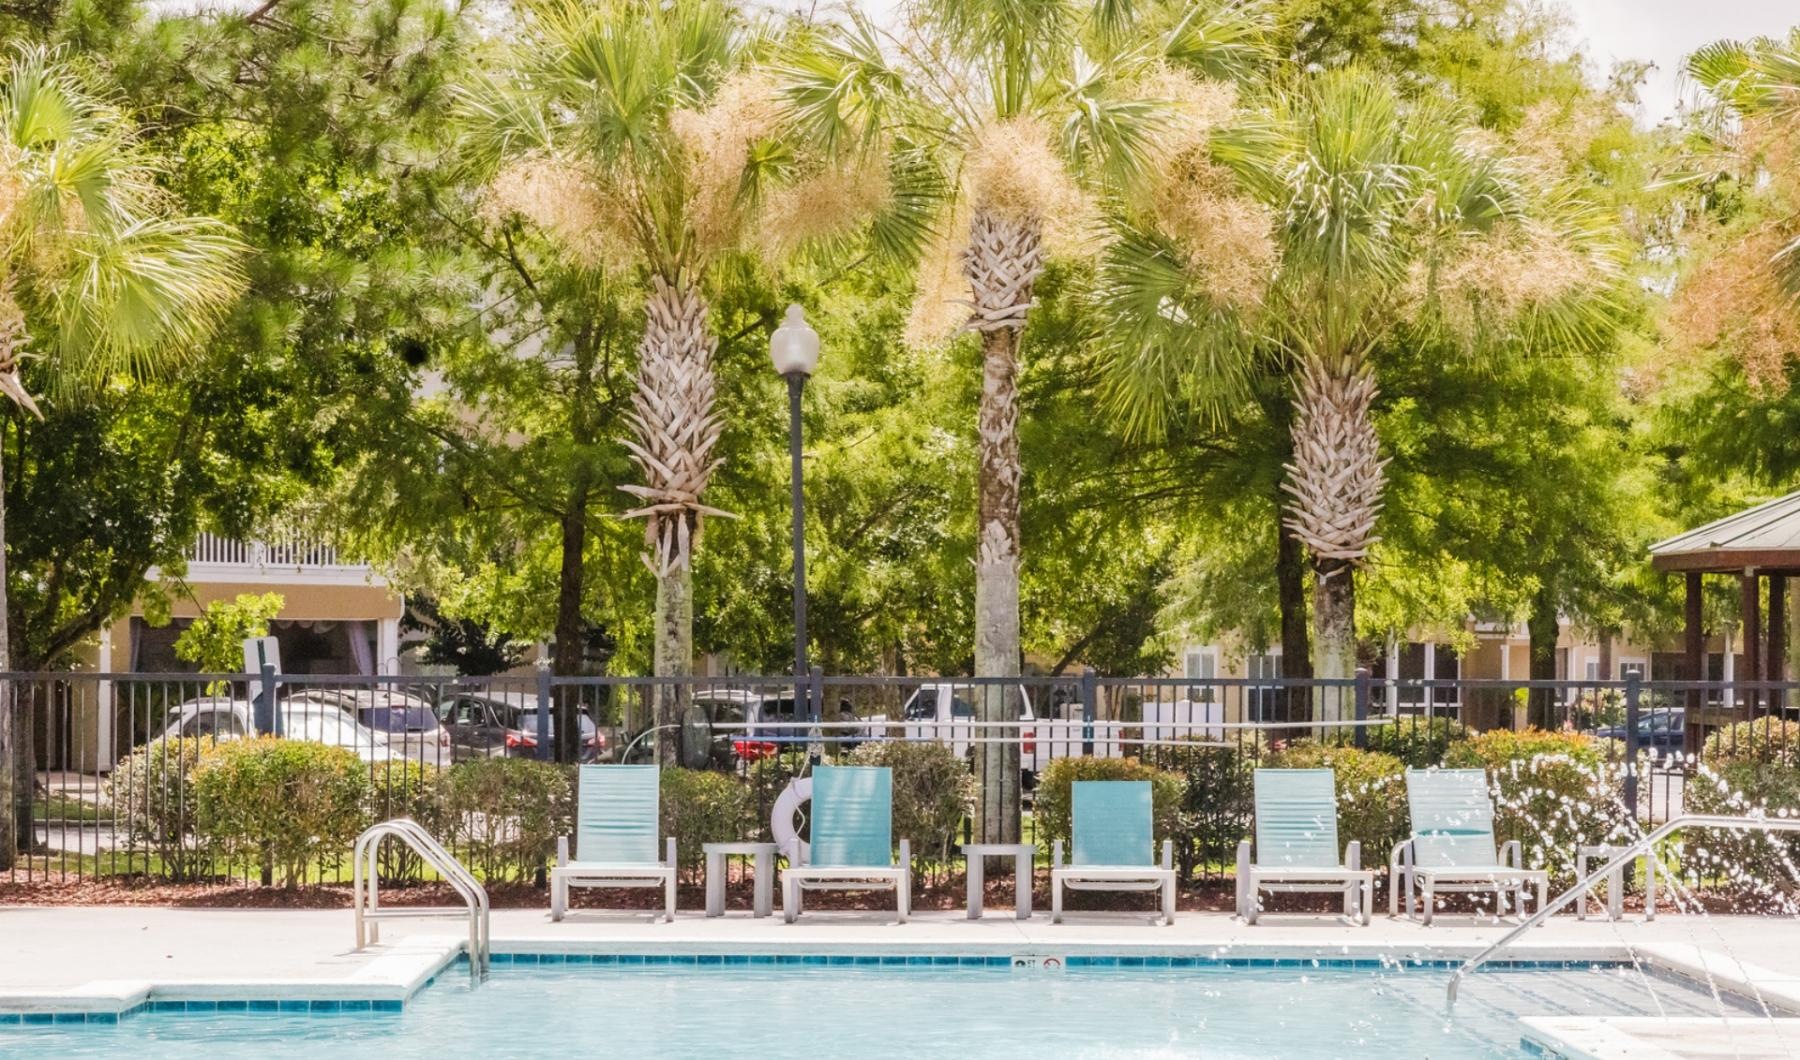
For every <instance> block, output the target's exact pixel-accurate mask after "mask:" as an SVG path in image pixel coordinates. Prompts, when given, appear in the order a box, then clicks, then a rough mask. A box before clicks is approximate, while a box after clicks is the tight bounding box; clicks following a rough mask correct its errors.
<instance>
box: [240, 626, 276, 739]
mask: <svg viewBox="0 0 1800 1060" xmlns="http://www.w3.org/2000/svg"><path fill="white" fill-rule="evenodd" d="M265 666H267V667H269V668H270V669H272V670H274V671H275V672H276V673H280V672H281V644H280V643H279V642H278V641H276V639H275V638H274V637H249V638H246V639H245V641H244V672H245V673H246V674H261V673H262V672H263V667H265ZM248 684H249V688H248V690H247V694H248V695H249V697H250V713H251V717H252V720H253V722H254V724H255V725H256V731H257V733H258V734H259V735H260V734H262V733H275V734H276V735H278V736H279V735H280V733H279V732H276V728H277V726H278V724H279V719H278V718H276V716H275V696H274V691H273V690H272V689H271V690H270V694H268V695H264V694H263V687H262V681H260V680H258V679H257V678H254V677H253V678H251V679H250V681H249V682H248ZM274 684H276V685H277V686H279V685H280V684H281V682H280V681H276V682H274Z"/></svg>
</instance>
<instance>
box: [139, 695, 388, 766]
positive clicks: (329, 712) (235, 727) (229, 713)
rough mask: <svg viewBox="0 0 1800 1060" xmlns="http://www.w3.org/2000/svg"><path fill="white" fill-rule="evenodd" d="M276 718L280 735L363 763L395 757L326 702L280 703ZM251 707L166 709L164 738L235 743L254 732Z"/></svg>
mask: <svg viewBox="0 0 1800 1060" xmlns="http://www.w3.org/2000/svg"><path fill="white" fill-rule="evenodd" d="M275 709H276V720H277V722H278V724H279V727H280V734H281V735H282V736H286V737H290V738H292V739H295V740H312V741H314V742H317V743H322V744H328V745H330V746H332V747H342V748H345V749H346V750H349V751H352V752H354V753H355V754H356V756H357V757H358V758H361V759H362V760H363V761H365V762H389V761H393V760H394V759H396V758H399V757H401V756H400V755H398V754H396V753H395V751H394V750H393V748H392V747H390V746H389V744H388V739H387V737H386V736H385V735H383V734H382V733H379V732H376V731H375V730H374V729H371V728H369V727H368V726H367V725H363V724H362V723H360V722H358V721H357V720H356V719H355V718H352V717H351V716H350V715H348V714H346V713H344V712H343V711H342V710H340V709H338V708H337V707H334V706H330V705H329V704H325V703H320V702H317V701H309V700H288V699H283V700H281V701H280V702H279V703H277V704H276V708H275ZM255 718H256V707H255V705H254V704H252V703H249V702H246V701H244V700H241V699H236V700H234V699H225V698H223V697H219V696H208V697H205V698H201V699H194V700H189V701H188V702H186V703H182V704H180V705H179V706H175V707H171V708H169V724H168V727H167V728H166V729H164V730H163V733H162V735H163V737H164V738H165V739H167V738H170V737H197V738H200V739H211V740H236V739H241V738H242V737H245V736H249V735H251V734H252V733H254V732H255V731H256V721H255Z"/></svg>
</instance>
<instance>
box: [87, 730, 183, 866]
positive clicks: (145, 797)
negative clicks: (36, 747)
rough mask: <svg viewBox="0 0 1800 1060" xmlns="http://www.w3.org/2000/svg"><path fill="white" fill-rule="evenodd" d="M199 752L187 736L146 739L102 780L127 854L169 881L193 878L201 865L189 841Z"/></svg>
mask: <svg viewBox="0 0 1800 1060" xmlns="http://www.w3.org/2000/svg"><path fill="white" fill-rule="evenodd" d="M202 750H203V748H202V743H201V741H200V740H198V739H195V738H193V737H186V738H177V739H157V740H152V741H150V742H149V743H147V744H145V745H144V746H142V747H139V748H138V749H137V750H135V751H133V752H131V753H130V754H129V755H126V756H125V758H124V759H123V760H122V761H120V762H119V764H118V765H116V766H114V767H113V771H112V776H110V777H108V778H107V781H106V794H107V798H108V799H110V800H111V801H112V806H113V812H114V814H116V815H117V817H118V819H119V820H120V821H121V823H122V824H123V826H124V830H125V837H126V840H127V841H128V842H129V843H130V844H131V847H130V849H132V850H134V851H142V852H144V853H146V854H149V855H150V856H152V857H154V858H156V859H157V860H158V861H160V862H161V863H162V871H163V872H164V873H165V874H167V875H168V877H169V878H170V879H173V880H191V879H193V878H194V877H195V876H196V875H197V874H198V873H199V872H200V870H201V869H202V868H203V867H204V865H205V862H206V854H205V851H203V850H202V849H200V848H199V847H198V846H197V845H196V844H195V843H194V837H193V833H194V822H195V820H196V818H197V816H198V807H197V806H196V804H195V801H194V770H195V769H196V768H197V767H198V766H199V764H200V756H201V753H202Z"/></svg>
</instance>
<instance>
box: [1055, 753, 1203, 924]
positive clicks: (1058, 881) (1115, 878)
mask: <svg viewBox="0 0 1800 1060" xmlns="http://www.w3.org/2000/svg"><path fill="white" fill-rule="evenodd" d="M1072 788H1073V790H1072V791H1071V792H1070V795H1069V799H1070V802H1071V804H1072V805H1071V809H1072V810H1073V818H1074V819H1073V821H1072V822H1071V825H1072V827H1071V831H1072V832H1073V833H1074V835H1073V837H1072V838H1073V857H1072V858H1071V859H1070V864H1069V865H1067V866H1064V865H1063V845H1062V840H1060V839H1058V840H1057V841H1056V844H1055V846H1054V847H1053V848H1052V849H1053V853H1052V854H1051V868H1050V922H1051V923H1053V924H1060V923H1062V907H1063V888H1064V887H1067V888H1069V889H1070V890H1072V891H1158V890H1160V891H1161V892H1162V917H1161V918H1160V921H1159V922H1160V923H1163V924H1173V923H1174V922H1175V846H1174V844H1173V843H1171V842H1170V841H1169V840H1167V839H1165V840H1163V844H1162V865H1161V866H1160V867H1159V866H1158V865H1157V864H1156V862H1155V861H1154V860H1153V855H1154V850H1155V841H1154V840H1153V839H1152V838H1151V814H1150V782H1149V781H1147V780H1077V781H1075V783H1074V784H1073V785H1072Z"/></svg>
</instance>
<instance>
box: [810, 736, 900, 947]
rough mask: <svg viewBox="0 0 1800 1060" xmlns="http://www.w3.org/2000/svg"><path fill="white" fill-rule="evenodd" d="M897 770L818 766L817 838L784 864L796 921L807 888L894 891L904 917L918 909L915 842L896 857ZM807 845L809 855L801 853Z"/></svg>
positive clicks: (814, 778)
mask: <svg viewBox="0 0 1800 1060" xmlns="http://www.w3.org/2000/svg"><path fill="white" fill-rule="evenodd" d="M893 834H894V775H893V773H892V772H891V771H890V770H888V769H887V767H885V766H817V767H815V768H814V769H813V775H812V841H811V843H810V844H809V846H808V847H804V848H803V847H801V846H800V845H799V844H796V845H795V847H794V848H792V849H791V852H790V861H791V863H790V864H789V866H788V867H787V868H785V869H783V870H781V888H782V898H781V915H782V919H784V920H786V921H787V922H788V923H790V924H792V923H793V922H794V918H795V917H797V916H799V915H800V896H801V892H803V891H887V890H891V891H893V892H894V902H895V906H896V909H897V911H898V914H899V922H900V923H902V924H904V923H906V918H907V917H908V916H909V915H911V913H912V844H911V843H910V842H909V841H907V840H905V839H902V840H900V859H899V861H897V862H896V861H895V860H894V842H893ZM801 850H805V851H806V853H805V854H804V856H799V855H800V852H801Z"/></svg>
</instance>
